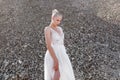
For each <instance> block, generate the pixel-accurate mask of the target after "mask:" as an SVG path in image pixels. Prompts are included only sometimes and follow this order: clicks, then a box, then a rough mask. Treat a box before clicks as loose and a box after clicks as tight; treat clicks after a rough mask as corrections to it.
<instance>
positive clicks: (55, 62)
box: [54, 59, 59, 71]
mask: <svg viewBox="0 0 120 80" xmlns="http://www.w3.org/2000/svg"><path fill="white" fill-rule="evenodd" d="M58 67H59V64H58V60H57V59H55V60H54V70H55V71H57V70H58Z"/></svg>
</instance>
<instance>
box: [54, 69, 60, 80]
mask: <svg viewBox="0 0 120 80" xmlns="http://www.w3.org/2000/svg"><path fill="white" fill-rule="evenodd" d="M59 79H60V72H59V70H57V71H55V74H54V77H53V80H59Z"/></svg>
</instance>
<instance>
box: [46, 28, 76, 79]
mask: <svg viewBox="0 0 120 80" xmlns="http://www.w3.org/2000/svg"><path fill="white" fill-rule="evenodd" d="M46 28H47V27H46ZM57 28H58V29H59V30H60V32H61V34H59V33H58V32H57V31H55V30H54V29H52V28H50V29H51V33H52V35H51V36H52V42H51V46H52V48H53V50H54V52H55V55H56V57H57V59H58V62H59V71H60V80H75V76H74V72H73V68H72V64H71V62H70V59H69V57H68V55H67V53H66V49H65V46H64V43H63V40H64V33H63V30H62V28H61V27H59V26H58V27H57ZM53 65H54V62H53V59H52V57H51V55H50V53H49V51H48V50H47V51H46V54H45V58H44V79H45V80H52V79H53V76H54V68H53Z"/></svg>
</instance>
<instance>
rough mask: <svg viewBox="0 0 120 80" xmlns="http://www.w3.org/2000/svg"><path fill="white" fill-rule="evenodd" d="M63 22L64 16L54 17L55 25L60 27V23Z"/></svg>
mask: <svg viewBox="0 0 120 80" xmlns="http://www.w3.org/2000/svg"><path fill="white" fill-rule="evenodd" d="M61 20H62V16H56V17H53V23H54V25H56V26H57V25H59V24H60V22H61Z"/></svg>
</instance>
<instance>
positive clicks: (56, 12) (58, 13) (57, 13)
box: [52, 9, 62, 17]
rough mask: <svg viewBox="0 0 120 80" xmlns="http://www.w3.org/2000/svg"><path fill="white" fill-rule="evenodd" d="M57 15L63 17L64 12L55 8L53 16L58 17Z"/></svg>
mask: <svg viewBox="0 0 120 80" xmlns="http://www.w3.org/2000/svg"><path fill="white" fill-rule="evenodd" d="M56 16H61V17H62V14H61V13H60V12H59V11H58V10H57V9H54V10H52V17H56Z"/></svg>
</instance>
